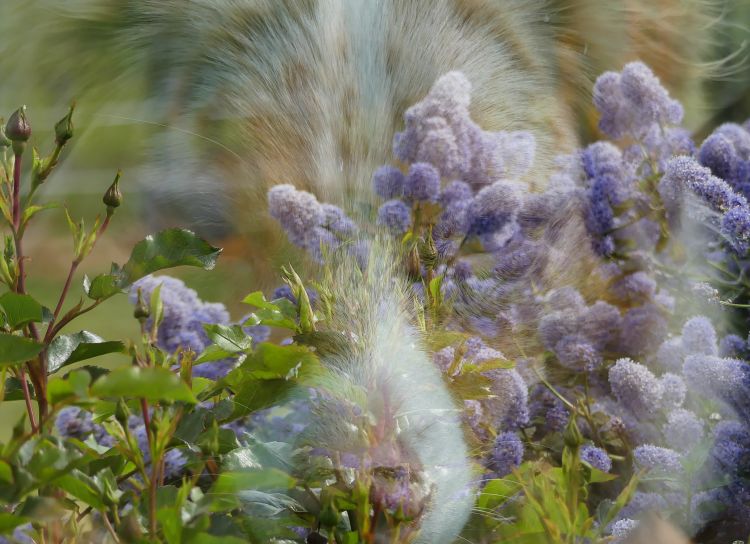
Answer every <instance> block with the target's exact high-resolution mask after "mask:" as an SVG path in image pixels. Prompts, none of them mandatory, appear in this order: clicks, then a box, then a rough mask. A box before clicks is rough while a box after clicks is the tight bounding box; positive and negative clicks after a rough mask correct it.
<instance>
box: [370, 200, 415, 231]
mask: <svg viewBox="0 0 750 544" xmlns="http://www.w3.org/2000/svg"><path fill="white" fill-rule="evenodd" d="M378 225H382V226H384V227H387V228H388V230H390V231H391V233H393V234H397V235H400V234H404V233H405V232H406V231H407V230H409V227H411V210H410V209H409V207H408V206H407V205H406V204H404V203H403V202H401V201H400V200H389V201H388V202H385V203H384V204H383V205H382V206H380V209H379V210H378Z"/></svg>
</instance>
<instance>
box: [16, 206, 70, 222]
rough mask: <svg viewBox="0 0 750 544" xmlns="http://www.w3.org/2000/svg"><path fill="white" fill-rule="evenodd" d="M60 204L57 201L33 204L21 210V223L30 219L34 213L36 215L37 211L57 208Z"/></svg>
mask: <svg viewBox="0 0 750 544" xmlns="http://www.w3.org/2000/svg"><path fill="white" fill-rule="evenodd" d="M59 207H60V204H58V203H57V202H50V203H49V204H42V205H41V206H39V205H33V206H29V207H28V208H26V209H25V210H24V211H23V215H22V216H21V224H22V225H25V224H26V223H27V222H28V220H29V219H31V218H32V217H33V216H34V215H36V214H37V213H38V212H41V211H43V210H50V209H52V208H59Z"/></svg>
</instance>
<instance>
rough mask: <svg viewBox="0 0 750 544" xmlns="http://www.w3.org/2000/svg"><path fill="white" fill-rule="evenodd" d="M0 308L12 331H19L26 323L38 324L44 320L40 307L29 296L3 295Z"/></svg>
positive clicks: (10, 293)
mask: <svg viewBox="0 0 750 544" xmlns="http://www.w3.org/2000/svg"><path fill="white" fill-rule="evenodd" d="M0 308H1V309H2V312H3V314H5V318H6V321H7V323H8V324H9V325H10V327H11V328H13V329H19V328H21V327H23V326H24V325H26V324H28V323H40V322H41V321H42V320H43V319H44V311H43V309H42V305H41V304H39V303H38V302H37V301H36V300H34V298H33V297H32V296H30V295H21V294H18V293H12V292H7V293H4V294H3V295H2V296H0Z"/></svg>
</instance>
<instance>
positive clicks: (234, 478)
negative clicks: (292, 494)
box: [210, 468, 295, 495]
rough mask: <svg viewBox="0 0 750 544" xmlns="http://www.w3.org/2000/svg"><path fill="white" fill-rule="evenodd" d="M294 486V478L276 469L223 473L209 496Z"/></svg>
mask: <svg viewBox="0 0 750 544" xmlns="http://www.w3.org/2000/svg"><path fill="white" fill-rule="evenodd" d="M294 484H295V480H294V478H292V477H291V476H290V475H289V474H287V473H285V472H283V471H281V470H279V469H276V468H269V469H260V470H258V469H252V470H243V471H241V472H224V473H222V474H220V475H219V478H218V479H217V480H216V483H215V484H214V486H213V488H212V489H211V491H210V494H214V495H225V494H228V493H231V494H233V495H234V494H236V493H241V492H242V491H247V490H249V489H252V490H268V489H291V488H292V487H294Z"/></svg>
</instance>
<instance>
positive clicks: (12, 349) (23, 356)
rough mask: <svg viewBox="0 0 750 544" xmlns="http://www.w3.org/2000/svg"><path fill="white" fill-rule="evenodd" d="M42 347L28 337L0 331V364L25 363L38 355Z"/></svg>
mask: <svg viewBox="0 0 750 544" xmlns="http://www.w3.org/2000/svg"><path fill="white" fill-rule="evenodd" d="M43 349H44V346H43V345H42V344H38V343H37V342H34V341H33V340H31V339H30V338H24V337H23V336H15V335H13V334H6V333H0V366H4V365H18V364H22V363H25V362H26V361H29V360H31V359H33V358H34V357H36V356H37V355H39V353H40V352H41V351H42V350H43Z"/></svg>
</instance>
